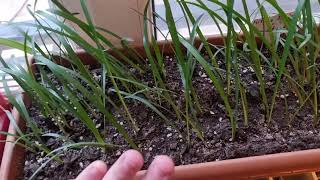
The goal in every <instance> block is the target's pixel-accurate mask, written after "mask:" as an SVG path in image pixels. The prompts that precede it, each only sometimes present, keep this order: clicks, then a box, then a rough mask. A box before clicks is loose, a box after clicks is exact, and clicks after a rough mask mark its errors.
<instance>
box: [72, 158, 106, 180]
mask: <svg viewBox="0 0 320 180" xmlns="http://www.w3.org/2000/svg"><path fill="white" fill-rule="evenodd" d="M106 173H107V165H106V164H105V163H104V162H103V161H94V162H93V163H91V164H90V165H89V166H88V167H86V168H85V169H84V170H83V171H82V172H81V173H80V174H79V175H78V177H77V178H76V180H86V179H89V178H92V179H102V178H103V176H104V175H105V174H106Z"/></svg>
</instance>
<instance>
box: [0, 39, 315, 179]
mask: <svg viewBox="0 0 320 180" xmlns="http://www.w3.org/2000/svg"><path fill="white" fill-rule="evenodd" d="M209 42H211V43H213V44H222V42H223V39H222V38H221V37H218V36H214V37H211V38H209ZM162 43H164V42H162ZM163 47H165V49H164V50H165V52H166V54H170V52H171V50H170V49H171V48H170V42H167V43H164V44H163ZM135 49H136V50H137V51H138V52H139V51H142V49H143V47H142V46H139V47H135ZM110 53H113V52H110ZM78 56H79V57H80V58H81V59H82V60H83V61H84V63H85V64H88V65H92V66H97V65H98V64H97V61H96V60H94V59H93V58H92V56H90V55H88V54H87V53H85V52H81V51H80V52H79V53H78ZM60 63H61V64H64V65H66V66H67V65H68V63H65V62H60ZM25 98H26V97H25ZM26 102H27V103H30V101H29V100H27V99H26ZM12 113H13V115H14V117H15V119H16V123H17V124H18V125H19V126H20V128H21V129H24V127H25V122H24V121H22V120H21V118H20V116H19V113H18V111H17V110H16V109H13V110H12ZM8 132H9V133H12V134H16V131H15V129H14V127H13V126H12V125H10V127H9V131H8ZM14 140H16V138H15V137H13V136H8V137H7V141H14ZM24 157H25V152H24V149H23V148H22V147H20V146H17V145H14V144H12V143H9V142H8V143H6V145H5V149H4V156H3V159H2V162H1V163H2V164H1V167H0V179H1V180H2V179H9V180H11V179H19V177H21V175H23V167H24ZM319 170H320V149H314V150H306V151H297V152H289V153H279V154H272V155H264V156H256V157H248V158H239V159H233V160H224V161H217V162H208V163H199V164H192V165H184V166H177V167H175V175H174V179H175V180H183V179H184V180H198V179H201V180H209V179H210V180H211V179H217V180H223V179H233V180H234V179H251V178H260V177H273V176H285V175H290V174H301V173H306V172H314V171H319ZM145 173H146V171H140V172H139V173H138V174H137V175H136V177H135V180H139V179H141V178H142V177H143V176H144V175H145Z"/></svg>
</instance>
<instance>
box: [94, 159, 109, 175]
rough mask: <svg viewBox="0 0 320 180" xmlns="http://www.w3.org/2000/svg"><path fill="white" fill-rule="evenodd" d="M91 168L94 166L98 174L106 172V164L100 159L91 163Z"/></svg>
mask: <svg viewBox="0 0 320 180" xmlns="http://www.w3.org/2000/svg"><path fill="white" fill-rule="evenodd" d="M92 168H94V169H95V171H97V173H99V174H105V173H107V165H106V163H104V162H103V161H101V160H97V161H94V162H93V163H92Z"/></svg>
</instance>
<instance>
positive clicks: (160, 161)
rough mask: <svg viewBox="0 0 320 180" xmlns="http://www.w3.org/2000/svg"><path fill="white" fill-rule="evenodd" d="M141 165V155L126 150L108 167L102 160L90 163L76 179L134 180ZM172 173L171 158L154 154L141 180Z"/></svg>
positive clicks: (166, 179)
mask: <svg viewBox="0 0 320 180" xmlns="http://www.w3.org/2000/svg"><path fill="white" fill-rule="evenodd" d="M142 166H143V157H142V155H141V154H140V153H139V152H138V151H136V150H128V151H126V152H124V153H123V154H122V155H121V156H120V157H119V159H118V160H117V161H116V162H115V163H114V164H113V165H112V166H111V167H110V168H109V169H108V168H107V165H106V164H105V163H104V162H103V161H95V162H93V163H91V164H90V165H89V166H88V167H86V168H85V169H84V170H83V171H82V172H81V173H80V174H79V175H78V177H77V178H76V180H88V179H91V180H134V177H135V175H136V173H137V172H138V171H139V170H140V169H141V168H142ZM173 174H174V163H173V161H172V159H171V158H169V157H168V156H156V157H155V158H154V160H153V161H152V163H151V164H150V166H149V168H148V170H147V172H146V174H145V176H144V177H143V178H142V180H170V179H171V178H172V176H173Z"/></svg>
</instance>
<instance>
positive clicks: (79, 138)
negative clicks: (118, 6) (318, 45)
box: [24, 57, 320, 179]
mask: <svg viewBox="0 0 320 180" xmlns="http://www.w3.org/2000/svg"><path fill="white" fill-rule="evenodd" d="M165 63H166V72H167V77H166V78H167V84H168V88H169V89H170V90H171V91H173V92H175V93H176V96H175V100H176V101H177V102H178V104H181V106H183V104H184V103H183V102H184V98H183V91H182V82H181V81H180V77H179V76H180V75H179V73H178V71H177V65H176V63H175V61H174V60H173V59H172V58H170V57H166V62H165ZM240 70H241V78H242V79H243V80H244V81H245V82H246V84H245V85H246V86H247V89H248V90H249V91H248V92H247V97H248V107H249V125H248V126H247V127H246V126H245V125H244V123H243V114H242V111H241V110H239V111H238V112H237V114H236V117H237V121H238V130H237V134H236V139H235V140H233V141H232V138H231V126H230V122H229V119H228V118H227V116H226V113H225V108H224V106H223V102H222V100H221V99H220V98H219V96H218V94H216V92H215V91H214V87H213V85H212V84H211V82H210V80H209V78H208V77H207V75H206V74H205V73H204V70H203V69H201V67H198V66H197V67H196V71H195V73H194V78H193V86H194V87H195V89H196V92H197V94H198V98H199V102H200V104H201V110H202V112H201V113H198V114H197V118H198V121H199V122H200V125H201V127H202V130H203V132H204V137H205V138H204V140H203V141H202V140H200V139H199V138H198V137H197V136H196V133H194V132H192V133H191V137H190V143H187V141H186V139H185V138H184V137H186V136H185V133H183V134H182V135H181V134H179V133H178V131H177V130H176V129H174V128H173V127H170V126H168V125H167V124H165V123H164V122H163V120H162V119H161V118H160V117H159V116H158V115H157V114H156V113H154V112H153V111H152V110H151V109H148V108H146V107H145V106H144V105H143V104H141V103H137V102H130V101H129V102H128V106H129V109H130V111H131V112H132V116H133V118H134V119H135V121H136V122H137V124H138V126H139V128H140V130H139V131H138V132H137V133H134V132H133V131H132V130H131V129H132V128H131V127H130V126H129V125H128V123H127V121H126V120H125V119H124V116H125V114H124V113H123V111H114V115H115V117H117V118H118V121H119V122H120V123H121V124H123V126H124V127H126V129H128V131H129V132H130V135H131V136H132V137H133V139H134V141H135V143H136V144H137V145H138V147H139V148H140V150H141V152H142V154H143V156H144V158H145V166H144V168H146V167H147V166H148V165H149V164H150V162H151V161H152V160H153V158H154V157H155V156H156V155H160V154H166V155H168V156H170V157H172V158H173V160H174V162H175V164H176V165H182V164H192V163H199V162H208V161H221V160H225V159H234V158H241V157H248V156H255V155H264V154H272V153H279V152H291V151H298V150H305V149H314V148H320V136H319V130H318V129H317V128H315V127H314V126H313V125H312V120H313V116H312V110H311V108H308V106H305V107H304V108H302V109H301V111H300V112H299V113H298V114H297V116H296V117H295V118H294V119H293V121H292V122H291V123H289V122H288V120H289V117H291V116H292V115H293V114H294V113H295V112H296V110H297V109H298V107H299V104H298V103H297V98H296V97H295V96H294V94H293V93H292V91H290V87H289V86H284V87H282V90H281V93H280V94H281V95H279V97H278V98H277V104H276V106H275V109H274V113H273V121H272V122H271V123H266V121H265V117H264V114H265V112H264V110H263V109H264V108H263V106H261V100H260V97H259V89H258V86H259V85H258V83H257V81H256V78H255V75H254V73H253V71H252V69H250V68H247V66H246V64H245V63H243V64H242V66H241V67H240ZM92 72H93V73H97V74H99V72H100V70H99V69H98V70H93V71H92ZM265 78H266V81H267V85H268V87H267V92H268V90H270V92H269V96H268V97H270V98H271V89H272V88H273V83H274V82H275V80H274V77H273V76H272V74H268V72H267V71H266V72H265ZM140 79H141V80H142V81H143V82H145V84H147V85H149V86H152V75H151V73H147V74H146V75H144V76H141V77H140ZM284 84H286V83H284ZM285 101H286V102H287V105H285V104H286V103H285ZM37 109H38V108H37V107H36V106H35V105H34V106H32V107H31V108H30V112H31V115H32V118H33V119H34V120H35V121H36V122H37V123H38V125H39V126H40V127H41V128H43V130H44V132H47V133H48V132H51V133H60V134H61V132H59V128H58V127H57V126H56V125H54V123H53V122H52V120H51V119H48V118H45V117H44V116H43V115H41V114H40V112H39V111H38V110H37ZM166 115H167V118H169V120H171V121H173V122H177V120H176V119H175V117H174V116H173V115H171V114H170V113H167V114H166ZM98 116H99V115H98ZM99 117H100V118H97V119H96V121H97V122H96V123H97V124H98V125H100V127H99V129H100V130H101V132H102V133H103V134H104V135H105V138H106V139H105V141H106V142H108V143H112V144H116V145H120V147H115V148H110V149H107V150H106V152H103V151H102V150H101V149H100V148H96V147H84V148H79V149H69V150H66V151H65V152H64V153H63V155H62V156H61V159H62V160H63V163H60V162H57V161H50V162H49V163H48V164H47V165H46V166H45V167H44V169H43V170H42V171H41V172H40V173H39V174H38V176H37V179H71V178H75V177H76V176H77V175H78V174H79V173H80V172H81V171H82V170H83V169H84V168H85V167H86V166H87V165H89V163H91V162H92V161H95V160H98V159H100V160H103V161H105V162H106V163H107V164H108V165H111V164H112V163H113V162H115V160H116V159H117V158H118V157H119V156H120V155H121V153H122V152H124V151H125V150H127V149H130V146H129V145H128V144H127V143H126V141H125V140H124V139H123V137H122V136H121V135H120V134H118V133H117V132H116V130H115V128H113V127H112V126H111V125H110V124H106V125H105V127H103V122H102V116H101V115H100V116H99ZM66 119H67V120H68V122H69V125H70V127H71V128H70V129H68V133H69V134H70V136H69V137H68V141H72V142H89V141H94V137H93V136H92V134H91V133H90V132H89V131H88V130H87V129H86V128H85V127H84V125H82V123H81V122H80V121H79V120H78V119H76V118H73V117H72V116H71V115H66ZM178 124H180V125H178V129H179V131H181V132H183V129H184V128H185V124H184V123H178ZM45 143H46V145H47V146H48V147H50V148H51V149H55V148H58V147H60V146H61V145H62V144H63V143H65V141H63V140H61V141H59V140H56V139H55V138H52V137H47V138H45ZM44 156H45V155H44V153H41V152H38V153H32V152H27V157H26V161H25V168H24V170H25V176H24V177H25V179H27V178H28V177H30V176H31V175H32V173H33V172H35V171H36V170H37V168H38V167H39V166H40V165H41V164H42V163H43V162H45V160H47V159H48V158H45V157H44Z"/></svg>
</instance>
